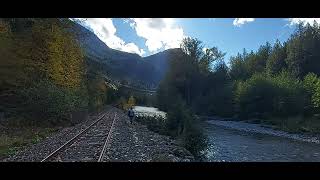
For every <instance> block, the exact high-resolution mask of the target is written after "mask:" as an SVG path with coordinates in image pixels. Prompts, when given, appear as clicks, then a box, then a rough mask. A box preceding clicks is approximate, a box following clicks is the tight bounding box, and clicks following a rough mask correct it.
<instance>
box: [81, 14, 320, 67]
mask: <svg viewBox="0 0 320 180" xmlns="http://www.w3.org/2000/svg"><path fill="white" fill-rule="evenodd" d="M79 19H80V18H79ZM81 20H83V21H82V23H80V24H82V25H83V26H85V27H87V28H89V29H90V30H92V31H93V32H94V33H95V34H96V35H97V36H98V37H99V38H100V39H101V40H102V41H103V42H105V43H106V44H107V45H108V46H109V47H111V48H114V49H118V50H122V51H127V52H133V53H137V54H139V55H141V56H148V55H151V54H154V53H157V52H159V51H163V50H165V49H169V48H175V47H179V42H180V41H181V39H182V38H183V37H186V36H189V37H194V38H198V39H199V40H201V41H202V42H203V43H204V44H205V46H206V47H213V46H216V47H218V49H220V50H221V51H223V52H226V53H227V54H226V57H225V61H226V62H228V60H229V58H230V56H235V55H236V54H237V53H238V52H242V51H243V48H246V49H247V50H248V51H251V50H253V51H256V50H257V49H258V48H259V46H260V45H262V44H265V43H266V42H267V41H268V42H270V43H271V44H273V43H274V42H275V41H276V39H279V40H280V41H281V42H283V41H286V40H287V39H288V38H289V37H290V35H291V34H292V33H293V32H294V30H295V25H296V24H298V23H299V22H303V23H305V24H306V23H307V22H313V20H316V21H318V22H320V18H290V19H285V18H180V19H179V18H175V19H172V18H125V19H124V18H112V19H111V18H86V19H83V18H81Z"/></svg>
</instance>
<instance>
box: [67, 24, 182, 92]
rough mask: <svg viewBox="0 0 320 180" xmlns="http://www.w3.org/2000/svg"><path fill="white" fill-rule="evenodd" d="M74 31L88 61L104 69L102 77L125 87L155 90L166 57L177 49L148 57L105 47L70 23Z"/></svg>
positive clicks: (81, 27) (164, 69)
mask: <svg viewBox="0 0 320 180" xmlns="http://www.w3.org/2000/svg"><path fill="white" fill-rule="evenodd" d="M72 31H73V32H75V34H76V37H77V39H78V41H79V42H80V45H81V47H82V48H83V49H84V52H85V56H86V58H87V59H88V61H95V63H99V64H101V66H104V69H107V71H105V73H106V75H107V76H109V77H111V78H112V79H115V80H118V81H122V82H123V81H125V82H127V83H128V84H133V85H136V86H143V87H145V88H155V87H157V85H158V84H159V82H160V80H161V79H162V78H163V76H164V74H165V73H166V71H167V68H168V59H169V58H168V57H169V55H170V54H172V53H176V52H178V51H179V50H180V49H169V50H166V51H163V52H160V53H157V54H154V55H151V56H148V57H141V56H139V55H138V54H134V53H128V52H123V51H119V50H115V49H112V48H109V47H108V46H107V45H106V44H105V43H104V42H102V41H101V40H100V39H99V38H98V37H97V36H96V35H95V34H94V33H93V32H91V31H90V30H88V29H86V28H85V27H83V26H81V25H80V24H78V23H74V26H72Z"/></svg>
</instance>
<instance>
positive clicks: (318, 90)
mask: <svg viewBox="0 0 320 180" xmlns="http://www.w3.org/2000/svg"><path fill="white" fill-rule="evenodd" d="M303 85H304V88H305V89H306V91H307V93H308V104H307V105H308V106H307V107H308V110H309V112H310V111H311V113H312V114H314V113H319V112H320V78H318V77H317V75H316V74H314V73H308V74H307V75H306V76H305V77H304V80H303Z"/></svg>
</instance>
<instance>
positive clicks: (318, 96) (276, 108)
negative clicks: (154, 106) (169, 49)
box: [157, 22, 320, 132]
mask: <svg viewBox="0 0 320 180" xmlns="http://www.w3.org/2000/svg"><path fill="white" fill-rule="evenodd" d="M203 48H204V45H203V42H202V41H200V40H198V39H196V38H186V39H184V41H183V42H182V44H181V50H182V51H183V53H180V54H176V55H174V56H173V57H171V60H170V62H171V64H170V69H169V72H168V73H167V75H166V77H165V78H164V79H163V80H162V82H161V83H160V86H159V89H158V94H157V95H158V98H157V99H158V106H159V108H160V109H162V110H164V111H170V109H174V108H173V107H172V106H174V105H175V104H179V103H180V104H184V105H186V106H187V107H189V109H190V110H191V111H192V112H193V114H197V115H206V116H220V117H228V118H231V119H234V120H251V121H252V122H255V123H266V124H272V125H276V126H277V127H278V128H280V129H282V130H286V131H293V132H303V131H307V132H319V130H320V123H319V112H320V78H319V76H320V51H319V49H320V27H319V25H318V24H317V23H316V22H314V24H312V25H310V24H307V25H306V26H303V24H300V25H298V26H297V27H296V30H295V32H294V33H293V34H292V35H291V37H290V38H289V39H288V40H287V41H285V42H283V43H281V42H280V41H279V40H277V41H276V42H275V43H274V45H273V46H272V45H271V44H270V43H269V42H266V43H265V44H263V45H261V46H260V48H259V49H258V50H257V51H256V52H254V51H251V52H247V50H246V49H244V50H243V52H242V53H238V54H237V55H236V56H235V57H231V58H230V60H229V65H227V64H226V63H225V60H224V55H225V53H223V52H221V51H220V50H218V48H217V47H213V48H209V49H206V50H205V51H203ZM178 124H184V122H183V121H181V122H177V126H179V125H178Z"/></svg>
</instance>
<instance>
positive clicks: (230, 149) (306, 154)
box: [202, 122, 320, 162]
mask: <svg viewBox="0 0 320 180" xmlns="http://www.w3.org/2000/svg"><path fill="white" fill-rule="evenodd" d="M202 126H203V128H204V132H205V134H206V135H207V137H208V141H209V146H208V148H207V150H206V152H207V155H206V158H207V161H209V162H215V161H218V162H248V161H250V162H251V161H252V162H253V161H261V162H268V161H269V162H273V161H279V162H305V161H307V162H310V161H312V162H314V161H320V144H315V143H309V142H301V141H297V140H292V139H288V138H285V137H278V136H272V135H266V134H258V133H253V132H245V131H239V130H235V129H230V128H226V127H222V126H218V125H215V124H211V123H208V122H204V123H203V125H202Z"/></svg>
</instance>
